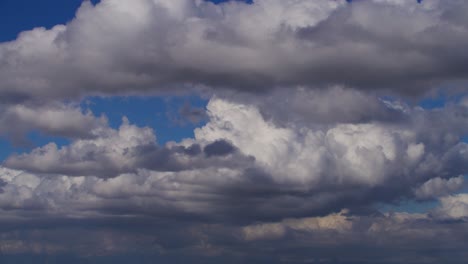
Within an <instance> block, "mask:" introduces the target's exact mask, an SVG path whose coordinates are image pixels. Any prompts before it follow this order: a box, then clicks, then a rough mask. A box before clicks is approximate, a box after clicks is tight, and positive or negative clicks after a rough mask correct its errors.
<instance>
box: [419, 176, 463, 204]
mask: <svg viewBox="0 0 468 264" xmlns="http://www.w3.org/2000/svg"><path fill="white" fill-rule="evenodd" d="M463 183H464V180H463V176H459V177H457V178H451V179H448V180H445V179H441V178H433V179H430V180H429V181H427V182H425V183H424V184H423V185H421V186H420V187H419V188H417V189H416V190H415V191H414V192H415V195H416V197H417V198H418V199H430V198H436V197H440V196H444V195H447V194H451V193H454V192H456V191H458V190H460V189H461V188H462V187H463Z"/></svg>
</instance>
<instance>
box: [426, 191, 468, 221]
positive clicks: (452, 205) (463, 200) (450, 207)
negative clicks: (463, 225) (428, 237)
mask: <svg viewBox="0 0 468 264" xmlns="http://www.w3.org/2000/svg"><path fill="white" fill-rule="evenodd" d="M434 215H435V216H436V217H437V218H440V219H445V220H464V221H465V222H466V221H468V194H466V193H464V194H458V195H452V196H446V197H443V198H441V206H440V207H439V208H437V209H436V210H435V211H434Z"/></svg>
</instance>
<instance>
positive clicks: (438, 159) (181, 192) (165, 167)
mask: <svg viewBox="0 0 468 264" xmlns="http://www.w3.org/2000/svg"><path fill="white" fill-rule="evenodd" d="M330 96H333V93H332V94H331V95H330ZM387 104H389V105H392V106H393V108H392V109H394V110H392V111H395V115H397V116H399V118H398V119H396V120H399V121H398V122H381V121H369V122H365V123H356V124H347V123H338V124H326V125H325V126H318V125H310V126H307V125H305V124H307V123H284V124H283V125H286V126H280V125H278V124H276V123H275V122H272V121H269V119H265V117H264V116H263V115H262V114H261V113H260V109H259V108H258V107H257V106H255V105H248V104H242V103H239V102H232V101H228V100H226V99H221V98H212V99H211V100H210V102H209V104H208V106H207V115H208V117H209V121H208V123H207V124H206V125H205V126H203V127H201V128H198V129H196V130H195V137H194V138H193V139H186V140H183V141H182V142H179V143H176V142H170V143H168V144H166V145H164V146H159V145H158V144H157V142H156V135H155V134H154V131H153V130H152V129H151V128H148V127H138V126H135V125H131V124H130V123H129V121H128V120H126V119H124V121H123V123H122V125H121V126H120V127H119V128H118V129H112V128H107V129H104V130H102V131H101V133H100V134H99V135H98V136H97V137H96V138H91V139H76V140H74V141H72V143H71V144H70V145H65V146H63V147H60V148H59V147H57V146H56V145H55V144H54V143H50V144H48V145H46V146H43V147H40V148H37V149H35V150H33V151H32V152H31V153H25V154H21V155H13V156H10V157H9V158H8V159H7V160H6V161H5V162H4V166H6V167H7V168H9V169H14V170H16V171H25V172H28V173H31V174H32V175H37V176H35V177H39V178H42V177H44V180H48V181H50V180H52V179H53V178H54V177H66V178H68V177H77V178H78V179H82V178H83V177H85V178H86V180H85V181H84V180H82V181H83V182H82V184H85V183H86V185H85V187H84V188H85V189H83V190H82V191H84V192H85V194H86V195H88V194H89V195H91V197H98V200H100V199H102V198H103V197H106V198H107V199H109V200H103V201H102V202H103V204H102V210H104V211H107V210H110V211H112V212H126V211H127V210H131V211H132V212H138V213H139V214H143V215H146V214H148V213H150V212H151V214H162V215H167V214H169V215H172V214H174V215H179V214H185V213H188V214H193V215H194V216H196V217H208V216H210V215H211V216H214V215H216V217H215V219H225V220H227V219H230V220H228V221H234V222H237V221H239V222H244V221H255V220H277V219H279V218H284V217H302V216H311V215H312V216H313V215H326V214H329V213H332V212H336V211H340V210H342V209H344V208H348V209H350V210H352V211H359V210H361V211H362V210H364V209H365V210H364V211H372V206H373V204H375V203H393V202H396V201H398V200H400V199H406V198H409V199H413V198H417V199H428V198H435V197H438V196H440V195H445V194H450V193H452V192H454V191H456V190H457V188H459V186H460V185H461V182H462V180H461V178H457V177H459V175H463V174H465V173H466V172H467V169H468V168H467V165H466V164H468V163H467V161H468V156H467V155H465V154H466V153H468V151H467V149H468V147H467V144H466V143H461V142H460V141H459V140H460V137H461V136H463V135H464V133H466V129H464V128H466V124H467V123H466V121H467V120H466V116H465V115H463V114H458V115H455V117H453V113H454V112H457V113H465V112H466V108H463V106H453V107H448V108H444V109H443V110H439V109H437V110H423V109H420V108H418V107H416V108H411V107H409V106H405V105H399V104H398V103H397V102H387ZM384 105H386V104H384ZM396 106H402V107H401V109H400V110H396V109H398V108H397V107H396ZM380 107H382V106H380ZM272 113H274V112H272ZM389 113H392V112H389ZM400 116H403V117H404V118H400ZM438 122H443V125H440V126H437V127H436V128H434V129H432V126H434V124H438ZM299 124H304V125H299ZM202 154H203V155H202ZM41 181H42V180H41ZM67 181H68V180H67ZM73 181H76V180H73ZM7 182H8V181H7ZM91 182H93V183H92V184H91ZM48 184H50V185H52V186H53V185H54V184H51V183H48ZM89 184H90V185H89ZM60 185H61V186H62V185H63V183H61V184H60ZM8 186H9V185H6V186H5V187H4V190H6V189H8ZM13 186H14V185H13ZM66 186H68V185H66ZM90 186H94V187H92V188H91V187H90ZM10 187H11V188H13V190H12V192H16V188H15V187H12V186H10ZM5 188H6V189H5ZM66 188H69V187H66ZM28 192H31V194H30V195H28V196H27V197H29V198H28V199H32V197H33V196H34V195H38V196H41V195H42V194H41V193H39V194H36V193H35V191H34V188H33V189H32V190H30V191H28ZM80 192H81V191H80ZM80 192H78V193H77V195H80ZM7 193H8V192H7ZM7 193H6V194H5V195H7ZM54 199H55V198H54ZM60 199H61V201H62V202H63V201H65V200H64V198H63V197H60ZM74 199H76V198H74ZM95 199H96V198H92V199H91V201H93V204H92V205H91V204H87V205H86V204H83V205H82V206H84V208H81V210H85V208H86V207H87V206H91V208H95V206H96V200H95ZM113 199H123V200H125V201H126V202H124V203H117V202H116V201H113ZM8 201H10V200H8ZM31 201H34V202H35V203H37V202H39V201H40V199H37V198H36V199H32V200H31ZM142 201H145V202H142ZM6 204H8V203H6ZM130 208H131V209H130ZM98 211H100V210H98Z"/></svg>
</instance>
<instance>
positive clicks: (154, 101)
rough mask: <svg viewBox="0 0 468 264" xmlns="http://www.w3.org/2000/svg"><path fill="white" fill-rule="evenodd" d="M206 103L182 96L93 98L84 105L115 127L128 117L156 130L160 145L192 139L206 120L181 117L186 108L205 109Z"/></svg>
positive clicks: (194, 97) (205, 101) (138, 123)
mask: <svg viewBox="0 0 468 264" xmlns="http://www.w3.org/2000/svg"><path fill="white" fill-rule="evenodd" d="M206 104H207V100H205V99H202V98H200V97H198V96H179V97H156V96H153V97H140V96H131V97H93V98H88V99H87V100H84V101H83V102H82V107H83V108H84V109H89V110H91V111H92V112H93V113H94V114H95V115H96V116H100V115H105V116H107V118H108V120H109V124H110V126H111V127H113V128H118V127H119V126H120V125H121V124H122V118H123V117H124V116H125V117H127V118H128V119H129V121H130V123H131V124H135V125H137V126H140V127H143V126H148V127H151V128H153V129H154V130H155V132H156V137H157V139H158V143H159V144H165V143H166V142H168V141H180V140H182V139H184V138H192V137H193V136H194V134H193V131H194V129H195V128H197V127H200V126H202V125H204V122H206V121H205V120H200V122H198V123H193V122H191V121H190V120H188V119H187V118H186V117H184V116H183V115H182V114H181V109H182V107H184V105H189V106H190V107H192V108H197V109H205V108H206Z"/></svg>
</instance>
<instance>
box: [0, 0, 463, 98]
mask: <svg viewBox="0 0 468 264" xmlns="http://www.w3.org/2000/svg"><path fill="white" fill-rule="evenodd" d="M466 8H467V7H466V5H465V3H464V1H459V0H456V1H450V2H447V1H439V0H427V1H423V2H422V3H420V4H418V3H417V1H381V0H372V1H355V2H353V3H352V4H349V3H347V2H346V1H341V0H340V1H312V2H311V1H306V0H304V1H295V0H294V1H289V0H288V1H283V0H281V1H280V0H274V1H265V0H258V1H255V2H254V3H253V4H252V5H247V4H245V3H241V2H228V3H224V4H221V5H214V4H212V3H209V2H205V1H192V0H175V1H171V3H168V2H167V1H158V0H154V1H153V0H137V1H132V3H128V1H124V0H112V1H111V0H104V1H102V2H101V3H100V4H98V5H97V6H92V5H91V4H90V3H89V2H84V3H83V5H82V6H81V8H80V9H79V10H78V12H77V14H76V18H75V19H74V20H72V21H71V22H70V23H68V24H66V25H58V26H56V27H54V28H52V29H50V30H46V29H44V28H36V29H33V30H31V31H27V32H22V33H21V34H20V35H19V37H18V39H17V40H15V41H12V42H8V43H2V44H1V45H0V62H1V63H0V64H1V65H2V68H1V76H0V77H1V80H2V81H1V82H0V94H1V95H2V98H3V100H4V101H18V100H19V101H21V100H26V99H28V98H29V99H31V98H41V99H42V100H44V99H51V98H71V97H76V96H84V95H88V94H93V95H96V94H111V95H112V94H117V93H131V94H132V93H133V94H134V93H144V92H156V93H163V94H164V93H167V92H169V91H170V92H173V91H174V89H176V90H179V91H181V92H187V91H188V90H187V89H193V86H194V85H195V86H197V85H204V86H209V87H218V88H219V87H224V88H231V89H234V90H242V91H249V92H258V91H265V90H270V89H272V88H274V87H278V86H295V85H305V86H306V87H315V88H319V87H327V86H328V85H330V84H342V85H346V86H351V87H355V88H358V89H363V90H382V89H386V90H387V91H391V93H400V94H410V95H414V94H423V93H425V92H427V91H428V90H430V89H432V88H434V87H436V86H437V85H439V84H447V83H452V84H454V83H459V82H462V83H464V82H465V80H466V78H467V76H466V72H467V70H468V69H467V67H468V66H467V64H466V61H467V58H466V54H465V53H464V52H463V47H464V46H466V44H467V42H468V38H467V37H466V36H468V32H467V21H466V19H464V16H463V15H462V14H463V10H466ZM184 87H185V88H184Z"/></svg>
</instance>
